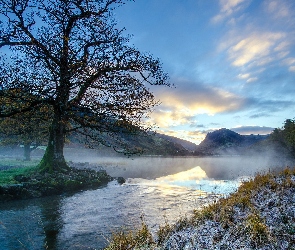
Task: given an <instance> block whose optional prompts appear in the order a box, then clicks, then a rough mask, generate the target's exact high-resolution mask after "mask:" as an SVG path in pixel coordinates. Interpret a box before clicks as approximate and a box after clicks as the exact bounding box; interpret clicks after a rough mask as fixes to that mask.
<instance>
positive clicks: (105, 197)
mask: <svg viewBox="0 0 295 250" xmlns="http://www.w3.org/2000/svg"><path fill="white" fill-rule="evenodd" d="M76 160H77V159H76ZM88 162H89V164H85V167H88V168H94V169H95V168H100V167H97V166H98V165H99V166H103V168H105V169H106V170H107V172H108V173H109V174H110V175H112V176H123V177H125V178H126V183H125V184H123V185H119V184H118V183H117V182H116V181H113V182H110V183H109V184H108V185H106V186H104V187H101V188H99V189H96V190H87V191H81V192H78V193H75V194H67V195H59V196H51V197H46V198H40V199H32V200H26V201H13V202H7V203H4V204H0V249H1V250H2V249H3V250H6V249H7V250H12V249H30V250H34V249H46V248H47V249H102V248H103V247H104V246H105V245H106V244H107V241H108V239H109V238H110V235H111V232H114V231H116V230H118V229H120V228H122V227H124V228H127V229H132V228H134V227H136V226H138V225H140V223H141V217H142V216H143V218H144V220H145V221H146V223H147V224H148V226H149V227H150V229H151V231H152V232H153V233H155V232H156V230H157V229H158V227H159V225H160V224H163V223H164V222H165V221H168V222H169V223H172V222H175V221H176V220H177V219H178V218H179V217H180V216H185V215H189V214H190V213H191V212H192V211H193V210H194V209H198V208H200V207H202V206H204V205H206V204H208V203H210V202H212V201H213V200H215V199H217V198H218V197H220V196H224V195H228V194H229V193H231V192H234V191H235V190H236V189H237V188H238V186H239V185H240V181H241V179H245V178H248V177H251V176H253V175H254V173H255V172H257V171H268V170H269V169H277V166H278V164H277V163H276V162H275V161H273V160H271V161H269V159H266V158H263V157H262V158H256V159H254V158H239V157H222V158H220V157H215V158H210V157H206V158H194V157H188V158H181V157H179V158H163V157H141V158H135V159H126V158H107V157H103V158H100V159H95V158H89V161H88ZM280 164H282V162H280ZM258 167H259V168H258Z"/></svg>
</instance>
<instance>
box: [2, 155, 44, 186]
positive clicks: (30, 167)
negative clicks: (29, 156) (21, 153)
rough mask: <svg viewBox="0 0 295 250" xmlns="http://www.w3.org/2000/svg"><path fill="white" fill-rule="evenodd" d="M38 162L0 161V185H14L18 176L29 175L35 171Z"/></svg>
mask: <svg viewBox="0 0 295 250" xmlns="http://www.w3.org/2000/svg"><path fill="white" fill-rule="evenodd" d="M38 163H39V161H21V160H13V159H1V160H0V185H9V184H16V183H17V181H16V180H15V177H16V176H18V175H30V174H32V173H33V172H35V171H37V167H36V166H37V164H38Z"/></svg>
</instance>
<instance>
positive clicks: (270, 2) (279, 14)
mask: <svg viewBox="0 0 295 250" xmlns="http://www.w3.org/2000/svg"><path fill="white" fill-rule="evenodd" d="M264 6H265V10H266V12H267V13H268V14H270V15H271V16H272V17H274V18H275V19H278V18H286V17H290V16H291V12H290V8H289V6H288V2H287V1H284V0H267V1H264Z"/></svg>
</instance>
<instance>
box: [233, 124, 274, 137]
mask: <svg viewBox="0 0 295 250" xmlns="http://www.w3.org/2000/svg"><path fill="white" fill-rule="evenodd" d="M231 130H232V131H234V132H236V133H238V134H241V135H250V134H254V135H257V134H260V135H266V134H270V133H271V132H272V131H273V130H274V128H271V127H265V126H262V127H261V126H239V127H235V128H231Z"/></svg>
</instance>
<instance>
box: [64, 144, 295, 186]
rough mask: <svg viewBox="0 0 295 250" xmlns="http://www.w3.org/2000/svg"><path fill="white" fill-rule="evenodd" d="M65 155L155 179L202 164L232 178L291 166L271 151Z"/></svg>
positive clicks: (81, 152)
mask: <svg viewBox="0 0 295 250" xmlns="http://www.w3.org/2000/svg"><path fill="white" fill-rule="evenodd" d="M65 157H66V159H67V160H68V161H70V162H73V163H85V164H82V165H79V166H80V167H86V168H93V169H100V168H102V169H105V170H106V171H107V173H108V174H109V175H111V176H114V177H119V176H120V177H124V178H144V179H155V178H159V177H162V176H166V175H171V174H176V173H179V172H182V171H186V170H189V169H192V168H194V167H197V166H199V167H201V168H202V169H203V170H204V171H205V172H206V174H207V176H208V178H213V179H215V180H232V179H236V178H238V177H242V176H253V175H255V173H263V172H268V171H274V172H276V171H280V170H282V169H283V168H285V167H287V166H290V167H292V166H293V163H294V160H292V159H288V158H284V157H279V156H277V155H274V154H273V153H269V154H267V153H264V154H259V155H258V154H257V155H251V156H220V157H162V156H133V157H129V158H128V157H126V156H122V155H119V154H115V153H114V154H113V155H111V156H109V155H106V154H101V153H100V152H99V151H97V150H91V149H81V148H80V149H66V150H65Z"/></svg>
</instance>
